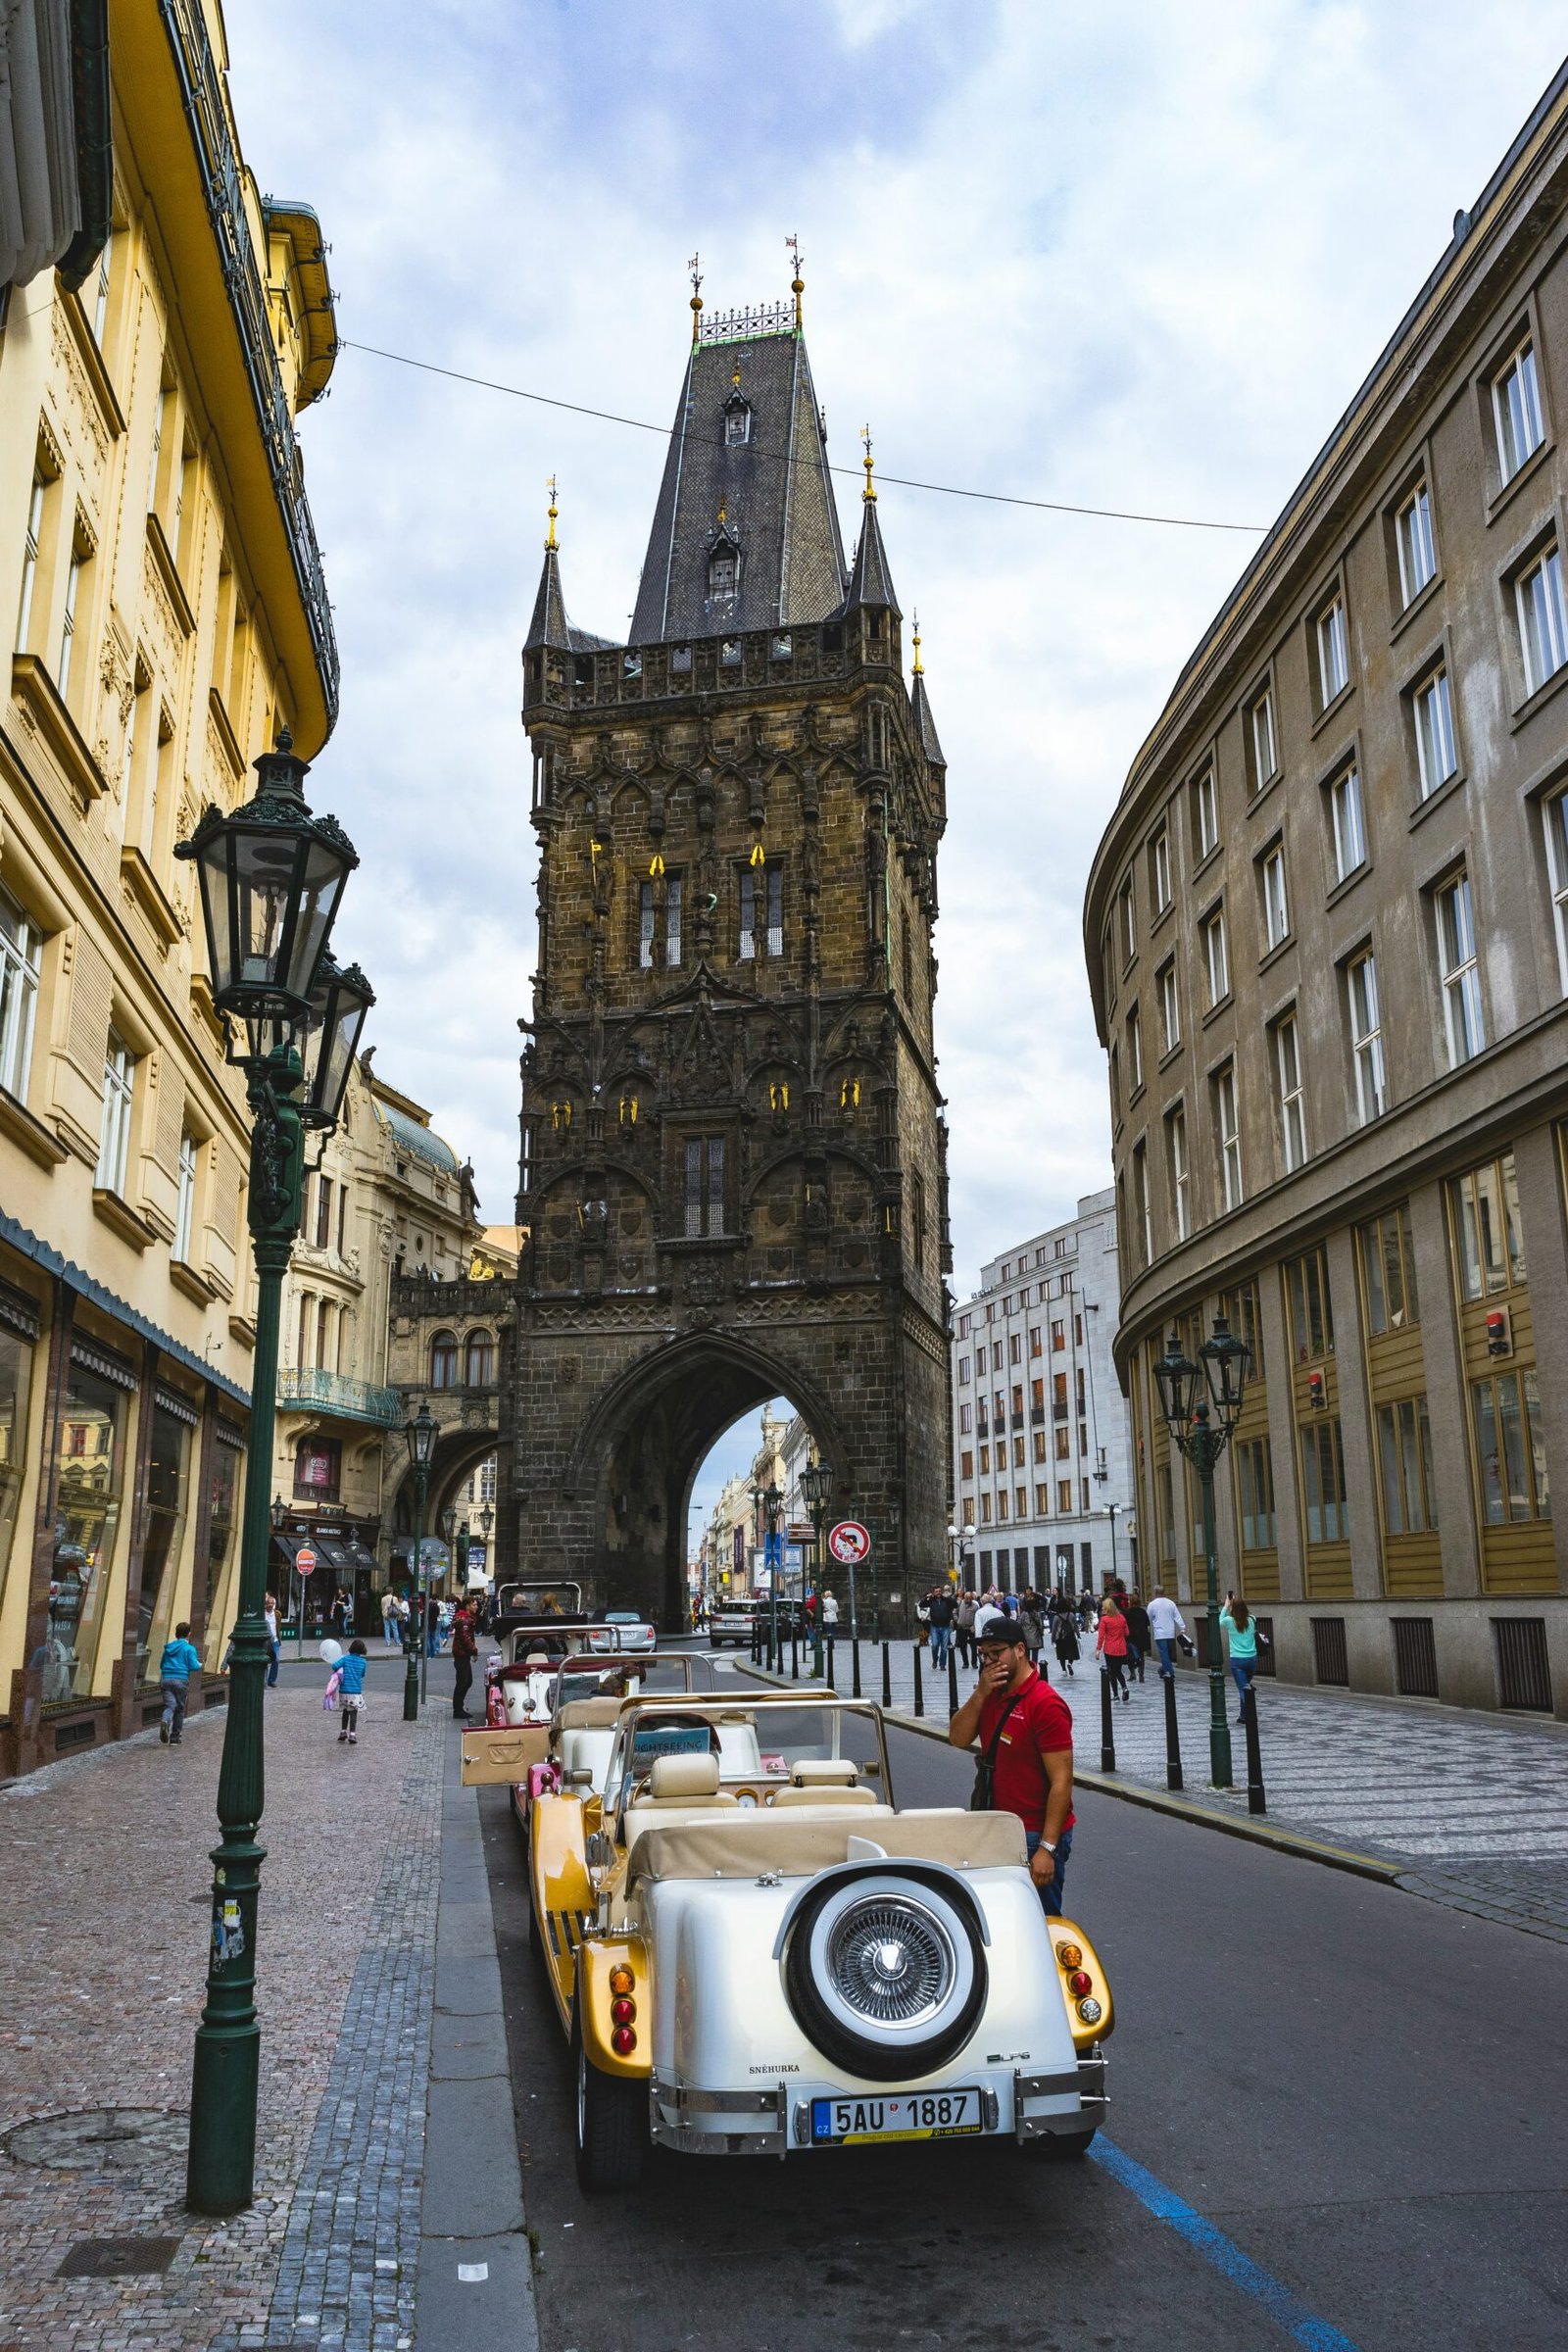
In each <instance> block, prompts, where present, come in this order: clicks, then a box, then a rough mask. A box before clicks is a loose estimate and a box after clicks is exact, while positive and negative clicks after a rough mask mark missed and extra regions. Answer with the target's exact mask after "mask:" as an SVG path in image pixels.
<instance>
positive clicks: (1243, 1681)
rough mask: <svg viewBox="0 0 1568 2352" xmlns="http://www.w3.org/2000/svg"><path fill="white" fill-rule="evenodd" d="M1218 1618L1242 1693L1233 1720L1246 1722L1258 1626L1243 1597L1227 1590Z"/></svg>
mask: <svg viewBox="0 0 1568 2352" xmlns="http://www.w3.org/2000/svg"><path fill="white" fill-rule="evenodd" d="M1219 1621H1220V1623H1221V1625H1222V1626H1223V1627H1224V1628H1225V1632H1226V1636H1227V1638H1228V1639H1229V1642H1230V1651H1231V1672H1232V1674H1233V1675H1234V1676H1235V1678H1236V1688H1237V1690H1238V1691H1240V1692H1241V1697H1242V1711H1241V1713H1240V1714H1239V1715H1238V1716H1237V1718H1236V1720H1237V1722H1238V1723H1245V1722H1246V1721H1247V1693H1248V1691H1250V1689H1251V1687H1252V1677H1253V1675H1254V1674H1255V1673H1256V1672H1257V1628H1256V1626H1255V1625H1254V1624H1253V1623H1252V1612H1251V1610H1250V1608H1249V1607H1248V1605H1247V1603H1246V1601H1245V1600H1238V1599H1237V1597H1236V1595H1235V1593H1226V1595H1225V1606H1224V1607H1223V1608H1222V1609H1221V1611H1220V1613H1219Z"/></svg>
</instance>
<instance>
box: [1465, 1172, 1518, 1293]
mask: <svg viewBox="0 0 1568 2352" xmlns="http://www.w3.org/2000/svg"><path fill="white" fill-rule="evenodd" d="M1450 1199H1451V1201H1452V1203H1453V1222H1454V1238H1455V1242H1456V1244H1457V1248H1458V1253H1459V1286H1460V1288H1461V1290H1462V1291H1463V1293H1464V1295H1465V1297H1466V1298H1467V1299H1483V1298H1489V1297H1491V1295H1492V1294H1493V1293H1494V1292H1495V1291H1508V1290H1512V1289H1513V1288H1514V1287H1515V1286H1516V1285H1517V1284H1519V1283H1522V1282H1523V1281H1524V1280H1525V1278H1526V1269H1525V1244H1524V1230H1523V1227H1522V1226H1521V1224H1520V1221H1519V1178H1518V1172H1517V1170H1516V1169H1515V1167H1514V1158H1513V1153H1512V1152H1504V1153H1503V1154H1502V1157H1501V1158H1500V1159H1490V1160H1487V1161H1486V1162H1485V1163H1484V1164H1483V1165H1482V1166H1481V1167H1479V1168H1472V1169H1471V1170H1470V1171H1469V1173H1468V1174H1467V1175H1464V1176H1456V1177H1455V1178H1454V1180H1453V1184H1452V1186H1451V1188H1450Z"/></svg>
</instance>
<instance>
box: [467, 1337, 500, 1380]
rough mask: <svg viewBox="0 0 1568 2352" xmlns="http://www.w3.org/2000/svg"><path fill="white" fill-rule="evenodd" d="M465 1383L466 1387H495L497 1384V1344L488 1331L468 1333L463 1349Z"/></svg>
mask: <svg viewBox="0 0 1568 2352" xmlns="http://www.w3.org/2000/svg"><path fill="white" fill-rule="evenodd" d="M463 1385H464V1387H465V1388H466V1389H493V1388H494V1387H495V1385H496V1344H495V1340H494V1338H493V1336H492V1335H491V1333H489V1332H488V1331H470V1332H469V1334H468V1340H467V1346H466V1348H465V1349H464V1351H463Z"/></svg>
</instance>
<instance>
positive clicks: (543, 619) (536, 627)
mask: <svg viewBox="0 0 1568 2352" xmlns="http://www.w3.org/2000/svg"><path fill="white" fill-rule="evenodd" d="M613 643H614V639H613V637H591V636H590V635H589V633H588V631H587V630H586V629H574V628H573V627H572V625H571V622H570V621H569V620H568V619H567V618H566V600H565V597H564V595H563V594H562V588H561V551H560V549H559V548H554V547H547V548H546V549H545V565H544V569H543V571H541V573H540V574H539V593H538V595H537V596H536V597H535V598H534V600H533V618H532V620H530V621H529V623H528V634H527V636H526V637H525V638H524V639H523V642H522V650H523V652H524V653H525V654H527V653H532V652H533V651H534V649H535V648H536V647H537V646H541V645H553V646H556V647H557V648H558V649H559V650H560V651H561V652H562V653H566V654H602V653H604V652H605V651H606V649H607V648H608V647H610V646H612V645H613Z"/></svg>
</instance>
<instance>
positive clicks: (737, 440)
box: [724, 389, 752, 449]
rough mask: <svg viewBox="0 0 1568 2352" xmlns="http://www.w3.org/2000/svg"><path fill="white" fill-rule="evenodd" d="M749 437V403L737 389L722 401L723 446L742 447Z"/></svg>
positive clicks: (750, 415) (750, 424) (750, 428)
mask: <svg viewBox="0 0 1568 2352" xmlns="http://www.w3.org/2000/svg"><path fill="white" fill-rule="evenodd" d="M751 437H752V411H751V405H750V403H749V402H748V401H747V399H746V397H745V395H744V394H743V393H742V392H741V391H739V390H738V389H737V390H736V391H734V392H732V393H731V394H730V396H729V398H728V400H726V401H725V403H724V446H725V447H726V448H727V449H744V448H745V446H746V444H747V442H748V441H749V440H750V439H751Z"/></svg>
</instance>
